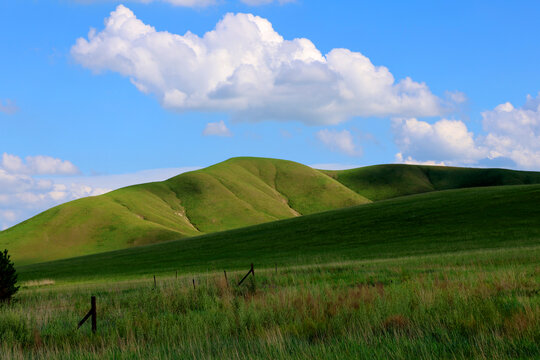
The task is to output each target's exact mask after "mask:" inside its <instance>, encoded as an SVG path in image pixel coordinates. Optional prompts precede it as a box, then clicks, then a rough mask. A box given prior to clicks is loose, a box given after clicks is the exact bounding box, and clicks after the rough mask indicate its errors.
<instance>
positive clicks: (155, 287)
mask: <svg viewBox="0 0 540 360" xmlns="http://www.w3.org/2000/svg"><path fill="white" fill-rule="evenodd" d="M154 289H157V284H156V275H154Z"/></svg>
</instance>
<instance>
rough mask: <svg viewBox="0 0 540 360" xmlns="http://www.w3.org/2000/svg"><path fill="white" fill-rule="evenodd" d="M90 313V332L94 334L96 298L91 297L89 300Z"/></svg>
mask: <svg viewBox="0 0 540 360" xmlns="http://www.w3.org/2000/svg"><path fill="white" fill-rule="evenodd" d="M90 305H91V310H90V311H91V312H92V332H93V333H94V334H95V333H96V331H97V308H96V297H95V296H92V297H91V298H90Z"/></svg>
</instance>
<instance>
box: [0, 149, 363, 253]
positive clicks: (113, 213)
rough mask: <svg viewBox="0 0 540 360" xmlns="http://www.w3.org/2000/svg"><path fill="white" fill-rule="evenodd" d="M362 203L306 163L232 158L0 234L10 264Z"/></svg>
mask: <svg viewBox="0 0 540 360" xmlns="http://www.w3.org/2000/svg"><path fill="white" fill-rule="evenodd" d="M367 202H369V200H367V199H366V198H364V197H362V196H361V195H358V194H357V193H355V192H354V191H352V190H350V189H348V188H347V187H345V186H344V185H342V184H341V183H339V182H337V181H335V180H334V179H332V178H330V177H328V176H326V175H324V174H322V173H320V172H319V171H317V170H315V169H312V168H310V167H307V166H304V165H301V164H298V163H294V162H291V161H285V160H273V159H255V158H237V159H231V160H228V161H225V162H223V163H220V164H217V165H214V166H210V167H208V168H206V169H202V170H198V171H193V172H188V173H184V174H181V175H179V176H176V177H174V178H171V179H169V180H167V181H164V182H159V183H149V184H142V185H135V186H130V187H127V188H123V189H119V190H117V191H113V192H110V193H107V194H104V195H102V196H97V197H90V198H84V199H80V200H76V201H72V202H69V203H66V204H63V205H60V206H57V207H54V208H52V209H49V210H47V211H45V212H43V213H41V214H39V215H37V216H36V217H34V218H32V219H29V220H27V221H25V222H23V223H21V224H19V225H17V226H14V227H12V228H10V229H7V230H5V231H2V232H0V247H2V248H4V247H5V248H8V249H9V251H10V253H11V254H12V257H13V259H14V261H15V262H16V263H17V264H28V263H34V262H40V261H46V260H52V259H60V258H66V257H73V256H79V255H85V254H92V253H99V252H105V251H110V250H116V249H123V248H126V247H131V246H138V245H144V244H150V243H156V242H162V241H167V240H172V239H180V238H185V237H190V236H194V235H200V234H203V233H209V232H215V231H221V230H227V229H233V228H238V227H243V226H248V225H254V224H259V223H263V222H269V221H274V220H279V219H285V218H290V217H294V216H298V215H300V214H311V213H315V212H320V211H324V210H330V209H337V208H342V207H347V206H352V205H358V204H363V203H367Z"/></svg>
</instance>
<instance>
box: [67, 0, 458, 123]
mask: <svg viewBox="0 0 540 360" xmlns="http://www.w3.org/2000/svg"><path fill="white" fill-rule="evenodd" d="M71 55H72V56H73V58H74V59H75V60H76V61H77V62H78V63H80V64H81V65H82V66H84V67H86V68H88V69H91V70H93V71H94V72H96V73H100V72H104V71H113V72H117V73H120V74H122V75H124V76H126V77H129V79H130V81H131V82H132V83H133V84H134V85H135V86H136V87H137V89H139V90H140V91H142V92H144V93H146V94H153V95H154V96H156V97H157V98H158V99H159V101H160V102H161V104H162V105H163V106H164V107H165V108H168V109H172V110H176V111H189V110H198V111H220V112H228V113H230V114H231V115H232V116H233V118H234V119H241V120H249V121H260V120H299V121H303V122H304V123H307V124H337V123H340V122H342V121H345V120H347V119H349V118H350V117H353V116H365V117H367V116H378V117H384V116H411V117H412V116H434V115H439V114H441V113H443V112H444V111H445V110H446V108H447V105H448V104H446V101H443V100H441V99H440V98H438V97H437V96H435V95H433V94H432V93H431V91H430V90H429V88H428V86H427V85H426V84H424V83H420V82H415V81H413V80H412V79H411V78H408V77H407V78H404V79H402V80H399V81H396V80H395V79H394V76H393V75H392V74H391V73H390V71H389V70H388V69H387V68H386V67H384V66H375V65H374V64H372V63H371V61H370V60H369V58H367V57H366V56H364V55H362V54H361V53H359V52H353V51H351V50H348V49H333V50H331V51H330V52H329V53H328V54H326V55H322V54H321V52H320V51H319V50H318V49H317V48H316V47H315V45H314V44H313V43H312V42H311V41H310V40H308V39H305V38H298V39H293V40H285V39H284V38H283V37H282V36H281V35H280V34H278V33H277V32H276V31H275V30H274V29H273V27H272V24H271V23H270V22H269V21H268V20H266V19H264V18H261V17H258V16H254V15H251V14H227V15H225V16H224V18H223V19H222V20H221V21H220V22H219V23H218V24H217V25H216V28H215V29H214V30H212V31H209V32H207V33H206V34H204V36H202V37H199V36H197V35H195V34H193V33H191V32H189V31H188V32H187V33H186V34H184V35H176V34H172V33H169V32H166V31H156V29H155V28H154V27H152V26H150V25H147V24H145V23H143V22H142V21H141V20H139V19H137V17H136V16H135V15H134V14H133V12H132V11H131V10H130V9H128V8H126V7H125V6H122V5H120V6H118V7H117V8H116V10H115V11H113V12H112V13H111V14H110V17H109V18H107V19H106V20H105V28H104V29H103V30H102V31H99V32H98V31H96V30H95V29H92V30H90V32H89V34H88V38H87V39H86V38H79V39H78V40H77V41H76V43H75V45H74V46H73V47H72V48H71Z"/></svg>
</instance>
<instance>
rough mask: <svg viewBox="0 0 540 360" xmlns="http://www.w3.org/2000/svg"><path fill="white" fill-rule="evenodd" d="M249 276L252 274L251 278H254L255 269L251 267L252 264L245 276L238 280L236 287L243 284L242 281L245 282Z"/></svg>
mask: <svg viewBox="0 0 540 360" xmlns="http://www.w3.org/2000/svg"><path fill="white" fill-rule="evenodd" d="M249 274H252V275H253V277H255V268H254V267H253V263H252V264H251V268H250V269H249V271H248V272H247V274H246V275H245V276H244V277H243V278H242V280H240V282H239V283H238V286H240V285H242V283H243V282H244V280H246V278H247V277H248V276H249Z"/></svg>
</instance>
